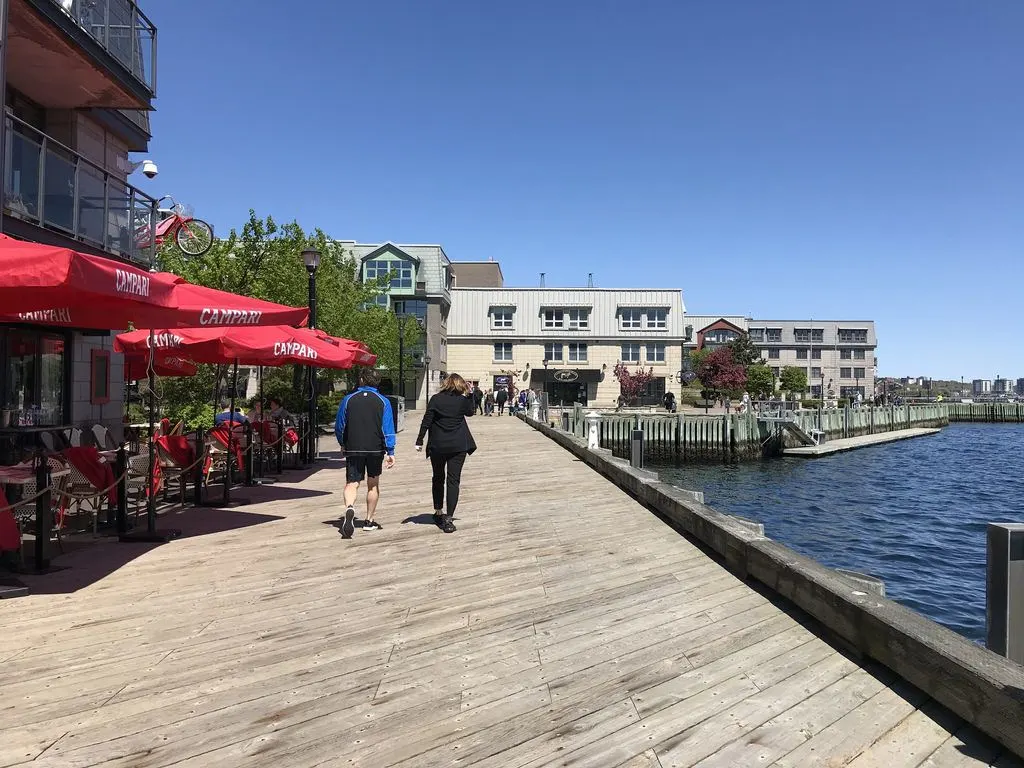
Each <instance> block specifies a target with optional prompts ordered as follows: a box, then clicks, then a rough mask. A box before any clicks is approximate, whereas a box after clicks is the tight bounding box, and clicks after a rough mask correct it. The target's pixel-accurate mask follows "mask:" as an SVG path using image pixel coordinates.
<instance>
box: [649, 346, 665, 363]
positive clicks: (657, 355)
mask: <svg viewBox="0 0 1024 768" xmlns="http://www.w3.org/2000/svg"><path fill="white" fill-rule="evenodd" d="M647 362H648V363H664V362H665V345H664V344H663V343H661V342H658V343H652V344H648V345H647Z"/></svg>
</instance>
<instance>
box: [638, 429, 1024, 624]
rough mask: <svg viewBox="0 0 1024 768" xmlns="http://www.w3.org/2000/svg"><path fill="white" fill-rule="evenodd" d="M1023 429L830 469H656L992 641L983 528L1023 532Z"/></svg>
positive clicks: (821, 462)
mask: <svg viewBox="0 0 1024 768" xmlns="http://www.w3.org/2000/svg"><path fill="white" fill-rule="evenodd" d="M1022 457H1024V426H1022V425H1019V424H954V425H951V426H950V427H948V428H946V429H944V430H943V431H942V432H941V433H939V434H937V435H933V436H930V437H922V438H915V439H913V440H907V441H902V442H897V443H890V444H887V445H879V446H874V447H871V448H863V449H858V450H855V451H850V452H847V453H840V454H836V455H835V456H831V457H828V458H821V459H797V458H779V459H766V460H764V461H761V462H757V463H741V464H737V465H732V466H725V465H718V464H716V465H670V464H664V463H661V464H650V463H649V465H648V466H649V468H650V469H654V470H656V471H658V472H660V473H661V475H662V479H663V480H665V481H666V482H669V483H672V484H673V485H678V486H680V487H683V488H690V489H694V490H703V491H704V494H705V501H706V502H707V503H708V504H709V505H711V506H713V507H715V508H716V509H718V510H720V511H722V512H728V513H730V514H735V515H740V516H742V517H746V518H750V519H754V520H758V521H759V522H762V523H764V527H765V535H767V536H769V537H771V538H773V539H776V540H778V541H780V542H783V543H785V544H787V545H788V546H791V547H792V548H793V549H796V550H797V551H799V552H802V553H804V554H806V555H809V556H810V557H813V558H815V559H816V560H818V561H819V562H822V563H824V564H825V565H829V566H832V567H843V568H852V569H854V570H857V571H861V572H864V573H870V574H871V575H873V576H877V577H879V578H881V579H883V580H884V581H885V587H886V593H887V595H888V596H889V597H890V598H892V599H894V600H897V601H899V602H901V603H903V604H904V605H907V606H909V607H910V608H913V609H915V610H917V611H920V612H921V613H923V614H924V615H926V616H928V617H930V618H932V619H934V620H935V621H937V622H939V623H940V624H944V625H945V626H947V627H949V628H950V629H953V630H955V631H957V632H959V633H961V634H963V635H965V636H967V637H969V638H970V639H972V640H975V641H978V642H984V639H985V558H986V553H985V526H986V524H987V523H989V522H1007V521H1010V522H1024V473H1022V471H1021V469H1022Z"/></svg>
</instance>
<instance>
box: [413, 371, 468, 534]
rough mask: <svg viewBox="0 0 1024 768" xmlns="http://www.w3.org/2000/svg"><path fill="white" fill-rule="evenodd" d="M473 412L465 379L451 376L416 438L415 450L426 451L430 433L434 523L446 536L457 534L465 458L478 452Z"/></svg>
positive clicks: (433, 401) (432, 403) (427, 414)
mask: <svg viewBox="0 0 1024 768" xmlns="http://www.w3.org/2000/svg"><path fill="white" fill-rule="evenodd" d="M474 410H475V408H474V407H473V398H472V396H471V395H470V392H469V385H468V384H467V383H466V380H465V379H463V378H462V377H461V376H459V374H457V373H451V374H449V375H448V378H446V379H445V380H444V384H443V385H442V386H441V391H440V392H438V393H437V394H436V395H434V396H433V397H432V398H430V402H429V403H427V412H426V414H424V416H423V421H422V422H421V423H420V432H419V435H417V437H416V450H417V451H419V450H422V449H423V436H424V435H426V434H427V433H428V432H429V433H430V439H429V440H428V441H427V458H428V459H430V464H431V466H432V467H433V469H434V475H433V478H432V481H431V491H432V493H433V497H434V522H435V523H436V524H437V527H438V528H440V529H441V530H442V531H444V532H445V533H454V532H455V523H453V522H452V517H454V515H455V507H457V506H458V504H459V484H460V482H461V480H462V465H463V464H464V463H465V462H466V456H468V455H470V454H471V453H473V451H475V450H476V443H475V442H474V441H473V435H472V434H471V433H470V431H469V425H468V424H467V423H466V417H467V416H472V415H473V412H474ZM446 491H447V493H446ZM446 497H447V498H446ZM445 511H447V514H445Z"/></svg>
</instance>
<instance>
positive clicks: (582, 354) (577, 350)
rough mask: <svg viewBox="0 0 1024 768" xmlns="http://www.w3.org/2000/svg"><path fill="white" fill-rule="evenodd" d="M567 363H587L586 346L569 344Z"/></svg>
mask: <svg viewBox="0 0 1024 768" xmlns="http://www.w3.org/2000/svg"><path fill="white" fill-rule="evenodd" d="M569 362H570V363H585V362H587V345H586V344H570V345H569Z"/></svg>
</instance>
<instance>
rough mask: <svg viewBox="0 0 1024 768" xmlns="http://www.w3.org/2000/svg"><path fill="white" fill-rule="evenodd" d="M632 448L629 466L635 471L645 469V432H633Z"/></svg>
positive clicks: (636, 430)
mask: <svg viewBox="0 0 1024 768" xmlns="http://www.w3.org/2000/svg"><path fill="white" fill-rule="evenodd" d="M630 448H631V449H632V450H631V452H630V455H629V465H630V466H631V467H633V468H634V469H643V468H644V431H643V430H642V429H634V430H633V438H632V440H631V441H630Z"/></svg>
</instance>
